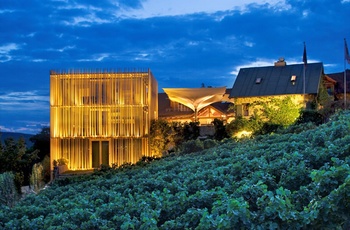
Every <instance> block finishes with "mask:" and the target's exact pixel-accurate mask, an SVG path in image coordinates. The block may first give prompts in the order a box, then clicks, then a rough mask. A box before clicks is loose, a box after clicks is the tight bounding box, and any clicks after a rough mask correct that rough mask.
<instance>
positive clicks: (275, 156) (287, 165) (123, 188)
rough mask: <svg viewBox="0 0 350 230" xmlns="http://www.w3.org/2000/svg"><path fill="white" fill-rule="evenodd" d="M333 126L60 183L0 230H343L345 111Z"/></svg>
mask: <svg viewBox="0 0 350 230" xmlns="http://www.w3.org/2000/svg"><path fill="white" fill-rule="evenodd" d="M330 120H331V122H328V123H325V124H322V125H319V126H315V125H314V124H312V123H305V126H306V125H311V126H310V127H312V129H310V130H305V129H304V130H302V128H301V127H300V126H298V128H297V129H295V130H296V131H293V130H290V132H287V131H286V130H284V133H283V134H280V133H279V132H277V133H274V134H270V135H260V136H257V137H256V138H252V139H245V140H242V141H235V140H227V139H225V140H224V141H222V142H220V143H219V144H217V145H216V146H214V147H212V148H209V149H204V150H203V151H198V152H195V151H197V150H198V149H200V148H204V142H200V141H192V142H191V143H190V142H186V143H187V144H188V146H186V148H187V149H188V150H186V152H185V151H184V152H177V153H174V154H172V155H169V156H168V157H165V158H162V159H157V160H152V159H150V158H148V157H144V158H143V159H141V161H140V162H139V163H138V164H135V165H130V164H125V165H122V166H120V167H118V168H115V169H109V170H107V171H105V172H99V173H94V174H92V175H90V176H84V177H82V176H81V177H76V178H69V179H65V180H58V181H56V182H55V183H53V184H51V186H50V187H49V188H47V189H45V190H42V191H41V192H40V193H39V194H38V195H35V196H34V195H29V196H27V197H26V198H25V199H23V200H21V201H20V202H19V203H18V204H17V205H15V206H14V207H12V208H7V207H3V208H2V209H0V219H1V220H2V221H0V229H50V228H51V229H79V228H81V229H348V228H349V225H350V223H349V216H350V176H349V175H350V167H349V165H350V112H348V111H345V112H342V113H340V114H338V115H336V116H333V117H331V118H330ZM201 144H203V147H200V146H201ZM190 152H192V153H191V154H186V153H190Z"/></svg>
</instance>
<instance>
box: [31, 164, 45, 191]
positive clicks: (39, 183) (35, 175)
mask: <svg viewBox="0 0 350 230" xmlns="http://www.w3.org/2000/svg"><path fill="white" fill-rule="evenodd" d="M30 184H31V185H32V186H33V189H34V191H35V192H38V191H39V190H40V189H42V188H43V185H44V177H43V166H42V164H41V163H36V164H34V165H33V169H32V175H31V176H30Z"/></svg>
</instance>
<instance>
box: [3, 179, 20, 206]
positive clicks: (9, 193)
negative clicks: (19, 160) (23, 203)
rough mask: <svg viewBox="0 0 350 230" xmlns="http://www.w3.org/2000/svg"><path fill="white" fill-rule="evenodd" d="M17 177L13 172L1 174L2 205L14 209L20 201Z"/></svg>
mask: <svg viewBox="0 0 350 230" xmlns="http://www.w3.org/2000/svg"><path fill="white" fill-rule="evenodd" d="M14 180H15V177H14V175H13V173H11V172H5V173H2V174H0V204H3V205H6V206H9V207H13V206H14V205H15V203H16V201H17V200H18V193H17V191H16V186H15V182H14Z"/></svg>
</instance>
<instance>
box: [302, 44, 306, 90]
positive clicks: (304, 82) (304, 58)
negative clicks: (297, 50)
mask: <svg viewBox="0 0 350 230" xmlns="http://www.w3.org/2000/svg"><path fill="white" fill-rule="evenodd" d="M303 62H304V68H303V94H305V88H306V87H305V86H306V80H305V69H306V65H307V55H306V45H305V42H304V53H303Z"/></svg>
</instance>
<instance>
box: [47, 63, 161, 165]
mask: <svg viewBox="0 0 350 230" xmlns="http://www.w3.org/2000/svg"><path fill="white" fill-rule="evenodd" d="M157 97H158V85H157V81H156V79H155V78H154V76H153V74H152V72H151V71H150V70H141V71H125V72H122V71H117V72H116V71H96V72H93V71H91V72H86V71H84V72H80V71H68V72H64V71H60V72H58V71H50V117H51V118H50V128H51V130H50V135H51V141H50V142H51V153H50V158H51V162H52V161H53V160H58V159H61V158H65V159H68V162H69V163H68V167H69V169H70V170H87V169H93V168H98V167H100V166H101V165H102V164H103V165H112V164H116V165H121V164H123V163H125V162H131V163H135V162H137V161H138V160H139V159H140V158H141V157H142V155H146V156H149V155H150V154H151V153H150V148H149V144H148V143H149V140H148V134H149V132H150V121H151V120H152V119H157V117H158V98H157Z"/></svg>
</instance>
